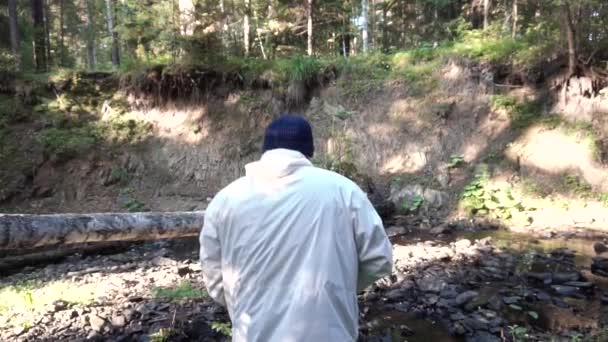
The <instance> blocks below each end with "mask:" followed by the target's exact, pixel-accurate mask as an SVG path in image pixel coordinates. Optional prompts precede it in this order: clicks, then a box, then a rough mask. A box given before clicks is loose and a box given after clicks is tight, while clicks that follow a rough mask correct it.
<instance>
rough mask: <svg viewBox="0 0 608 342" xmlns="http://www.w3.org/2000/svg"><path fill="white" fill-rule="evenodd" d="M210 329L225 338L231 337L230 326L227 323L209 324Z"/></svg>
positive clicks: (216, 322)
mask: <svg viewBox="0 0 608 342" xmlns="http://www.w3.org/2000/svg"><path fill="white" fill-rule="evenodd" d="M211 329H213V331H216V332H218V333H220V334H222V335H224V336H227V337H230V336H232V325H231V324H230V323H228V322H220V321H214V322H211Z"/></svg>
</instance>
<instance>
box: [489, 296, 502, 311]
mask: <svg viewBox="0 0 608 342" xmlns="http://www.w3.org/2000/svg"><path fill="white" fill-rule="evenodd" d="M502 307H503V303H502V300H501V299H500V297H498V296H492V297H490V299H488V308H490V309H492V310H494V311H500V310H501V309H502Z"/></svg>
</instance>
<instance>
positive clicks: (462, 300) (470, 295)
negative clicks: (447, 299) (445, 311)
mask: <svg viewBox="0 0 608 342" xmlns="http://www.w3.org/2000/svg"><path fill="white" fill-rule="evenodd" d="M478 295H479V293H478V292H477V291H466V292H463V293H461V294H459V295H458V296H457V297H456V299H455V300H454V301H455V302H456V305H458V306H462V305H464V304H466V303H468V302H470V301H471V300H473V299H474V298H475V297H477V296H478Z"/></svg>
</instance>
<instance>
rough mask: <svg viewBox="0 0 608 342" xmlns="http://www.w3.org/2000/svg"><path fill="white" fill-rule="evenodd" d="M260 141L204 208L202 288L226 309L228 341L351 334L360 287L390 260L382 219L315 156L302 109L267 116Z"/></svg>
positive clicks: (317, 341) (298, 340) (331, 341)
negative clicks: (257, 152) (256, 152)
mask: <svg viewBox="0 0 608 342" xmlns="http://www.w3.org/2000/svg"><path fill="white" fill-rule="evenodd" d="M263 150H264V154H263V156H262V158H261V159H260V161H258V162H254V163H251V164H248V165H247V166H246V168H245V169H246V176H245V177H242V178H240V179H238V180H237V181H235V182H233V183H232V184H230V185H229V186H228V187H226V188H225V189H223V190H222V191H220V192H219V193H218V194H217V196H216V197H215V198H214V199H213V201H211V203H210V204H209V207H208V208H207V212H206V214H205V226H204V227H203V230H202V232H201V236H200V243H201V262H202V267H203V276H204V278H205V284H206V286H207V290H208V292H209V295H210V296H211V297H212V298H213V299H214V300H215V301H217V302H218V303H220V304H221V305H224V306H226V307H227V308H228V313H229V315H230V318H231V320H232V325H233V329H232V340H233V341H239V342H240V341H247V342H274V341H276V342H302V341H310V342H324V341H328V342H340V341H355V340H356V339H357V335H358V316H359V315H358V304H357V292H358V291H361V290H363V289H364V288H365V287H367V286H369V285H371V284H372V283H373V282H374V281H376V280H377V279H379V278H381V277H382V276H385V275H388V274H390V272H391V269H392V248H391V244H390V242H389V240H388V238H387V236H386V233H385V232H384V228H383V226H382V221H381V219H380V217H379V216H378V214H377V213H376V211H375V210H374V208H373V207H372V205H371V203H370V202H369V200H368V199H367V196H366V195H365V193H363V191H362V190H361V189H360V188H359V187H358V186H357V185H355V183H353V182H351V181H350V180H348V179H347V178H345V177H342V176H340V175H338V174H336V173H333V172H330V171H326V170H323V169H319V168H316V167H314V166H313V165H312V163H311V162H310V160H309V158H312V156H313V153H314V145H313V137H312V129H311V127H310V125H309V124H308V122H307V121H306V120H305V119H304V118H302V117H299V116H289V115H288V116H283V117H281V118H279V119H277V120H275V121H274V122H272V123H271V124H270V126H269V127H268V128H267V129H266V133H265V137H264V148H263Z"/></svg>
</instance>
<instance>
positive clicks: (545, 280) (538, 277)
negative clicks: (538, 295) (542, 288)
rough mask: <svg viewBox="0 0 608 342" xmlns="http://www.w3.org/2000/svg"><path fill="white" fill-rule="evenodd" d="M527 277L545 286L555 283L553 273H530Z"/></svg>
mask: <svg viewBox="0 0 608 342" xmlns="http://www.w3.org/2000/svg"><path fill="white" fill-rule="evenodd" d="M526 276H527V277H528V279H532V280H535V281H537V282H539V283H542V284H544V285H551V283H552V282H553V276H552V275H551V273H548V272H544V273H537V272H529V273H528V274H526Z"/></svg>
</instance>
